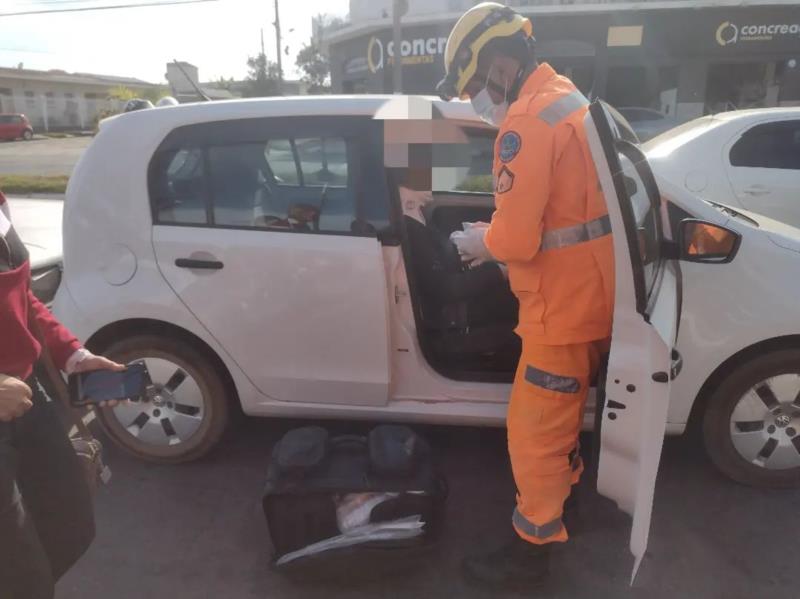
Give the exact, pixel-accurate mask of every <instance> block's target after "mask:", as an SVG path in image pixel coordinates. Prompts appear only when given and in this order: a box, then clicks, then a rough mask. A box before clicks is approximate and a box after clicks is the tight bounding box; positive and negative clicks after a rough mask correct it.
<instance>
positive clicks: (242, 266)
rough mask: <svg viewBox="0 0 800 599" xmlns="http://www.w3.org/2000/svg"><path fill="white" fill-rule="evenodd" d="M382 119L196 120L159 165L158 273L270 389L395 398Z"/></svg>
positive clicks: (355, 398)
mask: <svg viewBox="0 0 800 599" xmlns="http://www.w3.org/2000/svg"><path fill="white" fill-rule="evenodd" d="M373 129H374V126H373V125H371V123H370V121H369V120H368V119H361V118H355V117H339V118H336V119H332V118H326V117H306V118H303V119H297V118H294V119H292V118H288V119H246V120H238V121H228V122H219V123H207V124H202V125H193V126H189V127H184V128H181V129H177V130H175V131H173V132H172V133H171V134H170V135H169V136H168V137H167V138H166V139H165V140H164V142H163V143H162V145H161V147H160V148H159V150H158V152H157V153H156V155H155V156H154V158H153V161H152V163H151V166H150V173H149V187H150V197H151V202H152V204H153V218H154V226H153V244H154V247H155V252H156V256H157V260H158V265H159V268H160V269H161V272H162V273H163V275H164V277H165V279H166V280H167V281H168V283H169V284H170V286H171V287H172V288H173V290H174V291H175V293H176V294H177V295H178V296H179V297H180V299H181V300H182V301H183V302H184V304H185V305H186V306H187V308H188V309H189V310H190V311H191V312H192V313H194V315H195V316H196V317H197V319H198V320H199V321H200V323H202V325H203V326H204V327H205V328H206V329H207V330H208V331H209V332H210V333H211V334H212V335H213V336H214V337H215V338H216V339H217V340H218V341H219V342H220V345H221V346H222V347H224V348H225V350H226V351H227V352H229V354H230V355H231V357H232V358H233V359H234V360H235V361H236V362H237V364H238V365H239V366H240V367H241V368H242V370H243V371H244V372H245V374H246V375H247V376H248V377H249V378H250V380H251V381H252V382H253V383H254V385H255V386H256V387H257V388H258V389H259V390H260V391H261V392H262V393H263V394H264V395H266V396H268V397H269V398H270V399H273V400H278V401H289V402H312V403H321V404H325V403H338V404H353V405H384V404H386V403H387V401H388V393H389V391H388V388H389V349H388V346H389V340H388V333H387V330H388V324H387V322H388V319H387V311H388V299H387V296H388V293H387V287H386V282H385V276H384V266H383V258H382V250H381V244H380V242H379V241H378V239H377V231H378V229H379V228H381V227H382V226H384V225H385V223H386V222H388V199H387V198H386V193H385V189H382V188H380V185H379V181H381V180H383V181H384V185H385V175H384V170H383V164H382V145H381V144H379V143H378V142H377V140H376V138H375V134H376V133H375V131H374V130H373ZM381 202H385V203H386V204H387V207H386V208H385V209H384V208H382V205H381Z"/></svg>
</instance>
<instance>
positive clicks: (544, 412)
mask: <svg viewBox="0 0 800 599" xmlns="http://www.w3.org/2000/svg"><path fill="white" fill-rule="evenodd" d="M445 67H446V70H447V74H446V76H445V78H444V79H443V80H442V82H441V83H440V84H439V87H438V91H439V93H440V95H441V96H442V98H443V99H446V100H450V99H452V98H462V99H466V98H469V99H470V100H471V101H472V104H473V106H474V107H475V110H476V112H478V114H479V115H480V116H481V117H482V118H483V119H484V120H486V121H488V122H490V123H492V124H494V125H496V126H499V128H500V130H499V133H498V136H497V141H496V145H495V157H494V168H493V174H494V186H495V206H496V210H495V213H494V215H493V216H492V222H491V224H483V225H481V224H474V225H472V226H471V227H468V228H467V229H466V230H465V231H463V232H457V233H454V235H453V240H454V242H455V243H456V245H457V246H458V248H459V252H460V253H461V255H462V257H463V258H464V259H465V260H466V261H473V260H474V261H477V262H481V261H485V260H496V261H498V262H503V263H505V264H506V265H507V266H508V274H509V279H510V282H511V288H512V290H513V291H514V293H515V294H516V296H517V298H518V299H519V304H520V308H519V326H518V328H517V333H518V334H519V335H520V337H521V338H522V346H523V348H522V356H521V358H520V362H519V367H518V368H517V373H516V377H515V379H514V386H513V390H512V392H511V401H510V404H509V410H508V446H509V453H510V456H511V466H512V470H513V472H514V479H515V481H516V485H517V489H518V494H517V507H516V509H515V510H514V513H513V517H512V523H513V526H514V529H515V531H516V533H517V534H516V535H513V538H512V541H511V542H510V543H509V544H508V545H506V546H504V547H503V548H502V549H500V550H499V551H495V552H492V553H490V554H488V555H484V556H479V557H476V558H472V559H467V560H465V562H464V567H465V570H466V573H467V574H468V575H469V576H470V577H471V578H476V579H478V580H480V581H482V582H486V583H491V584H494V585H497V586H503V587H505V586H514V587H516V586H519V585H522V587H523V588H526V587H527V586H530V585H533V584H536V583H539V582H541V581H542V580H543V579H544V578H545V576H546V575H547V573H548V562H549V558H548V556H549V549H550V547H551V544H552V543H554V542H563V541H566V540H567V530H566V529H565V527H564V525H563V523H562V514H563V506H564V502H565V500H566V499H567V497H568V496H569V495H570V490H571V486H572V485H574V484H575V483H577V482H578V478H579V476H580V474H581V472H582V470H583V465H582V463H581V459H580V455H579V453H578V433H579V431H580V428H581V423H582V420H583V410H584V404H585V402H586V397H587V393H588V390H589V385H590V382H591V380H592V378H593V376H594V375H595V373H596V372H597V369H598V366H599V364H600V361H601V358H602V356H603V355H604V354H605V353H606V352H607V351H608V345H609V337H610V335H611V320H612V313H613V301H614V254H613V245H612V238H611V235H610V233H611V227H610V223H609V219H608V212H607V210H606V204H605V200H604V198H603V194H602V191H601V189H600V185H599V181H598V178H597V174H596V172H595V168H594V163H593V162H592V158H591V153H590V151H589V147H588V144H587V140H586V134H585V130H584V126H583V119H584V117H585V116H586V113H587V109H588V101H587V100H586V98H584V96H583V95H582V94H581V93H580V92H579V91H578V90H577V88H576V87H575V86H574V85H573V83H572V82H571V81H570V80H569V79H567V78H565V77H561V76H559V75H558V74H556V72H555V71H554V70H553V69H552V68H551V67H550V66H549V65H547V64H538V63H537V61H536V59H535V56H534V38H533V32H532V25H531V22H530V21H529V20H528V19H526V18H524V17H522V16H521V15H519V14H518V13H516V12H514V11H513V10H512V9H510V8H508V7H506V6H503V5H501V4H495V3H490V2H486V3H483V4H479V5H477V6H475V7H473V8H472V9H470V10H468V11H467V12H466V13H465V14H464V15H463V16H462V17H461V18H460V19H459V21H458V22H457V23H456V25H455V27H454V28H453V31H452V32H451V33H450V37H449V38H448V41H447V47H446V49H445Z"/></svg>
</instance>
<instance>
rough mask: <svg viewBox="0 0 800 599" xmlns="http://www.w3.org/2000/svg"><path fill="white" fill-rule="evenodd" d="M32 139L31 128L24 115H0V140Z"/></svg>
mask: <svg viewBox="0 0 800 599" xmlns="http://www.w3.org/2000/svg"><path fill="white" fill-rule="evenodd" d="M20 138H22V139H24V140H25V141H30V140H31V139H33V127H31V122H30V121H29V120H28V117H26V116H25V115H24V114H0V139H12V140H13V139H20Z"/></svg>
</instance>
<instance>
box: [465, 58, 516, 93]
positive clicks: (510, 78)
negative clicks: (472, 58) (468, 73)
mask: <svg viewBox="0 0 800 599" xmlns="http://www.w3.org/2000/svg"><path fill="white" fill-rule="evenodd" d="M520 67H521V65H520V63H519V61H518V60H516V59H515V58H511V57H510V56H504V55H502V54H495V55H493V56H491V57H489V58H488V59H487V60H481V61H479V62H478V68H477V70H476V71H475V75H474V76H473V77H472V79H470V80H469V83H467V85H466V87H464V94H465V95H466V96H468V97H469V99H470V100H471V99H472V98H474V97H475V96H476V95H477V94H478V93H479V92H480V91H481V90H482V89H484V88H486V89H487V90H488V91H489V95H490V96H491V97H492V101H493V102H494V103H495V104H499V103H500V102H502V101H503V100H505V99H506V95H507V94H508V90H509V88H510V87H511V86H512V84H513V83H514V79H516V77H517V73H518V72H519V69H520Z"/></svg>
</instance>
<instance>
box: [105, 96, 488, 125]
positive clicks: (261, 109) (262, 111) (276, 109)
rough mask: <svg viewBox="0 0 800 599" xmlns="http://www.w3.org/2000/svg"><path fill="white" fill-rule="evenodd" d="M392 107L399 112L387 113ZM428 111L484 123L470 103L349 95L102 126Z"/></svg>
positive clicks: (239, 104)
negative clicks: (432, 109)
mask: <svg viewBox="0 0 800 599" xmlns="http://www.w3.org/2000/svg"><path fill="white" fill-rule="evenodd" d="M392 106H394V107H396V108H397V109H396V110H387V108H389V107H392ZM428 106H432V107H434V108H435V109H436V110H437V111H438V112H439V113H440V114H441V115H442V116H443V117H445V118H448V119H459V120H469V121H475V122H476V123H478V124H482V121H480V119H478V117H477V115H476V114H475V112H474V110H472V107H471V106H470V103H469V102H461V101H454V102H445V101H443V100H441V99H439V98H437V97H435V96H403V95H363V94H362V95H349V96H348V95H326V96H280V97H274V98H249V99H237V100H221V101H215V102H193V103H190V104H180V105H178V106H163V107H155V108H148V109H147V110H136V111H133V112H128V113H124V114H119V115H115V116H113V117H110V118H108V119H105V120H104V121H102V122H101V127H102V126H103V125H105V124H106V123H109V122H111V121H114V122H115V127H116V126H117V123H118V124H119V125H122V123H130V126H135V127H139V126H146V123H148V122H153V123H155V122H157V123H158V126H159V127H160V128H163V127H178V126H181V125H185V124H194V123H202V122H212V121H225V120H235V119H246V118H264V117H291V116H312V115H314V116H368V117H376V116H377V118H387V119H388V118H421V119H424V118H430V114H431V111H430V110H429V109H427V110H426V107H428ZM403 114H405V116H403ZM417 115H419V116H417ZM426 115H428V116H426ZM134 123H135V124H134Z"/></svg>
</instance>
